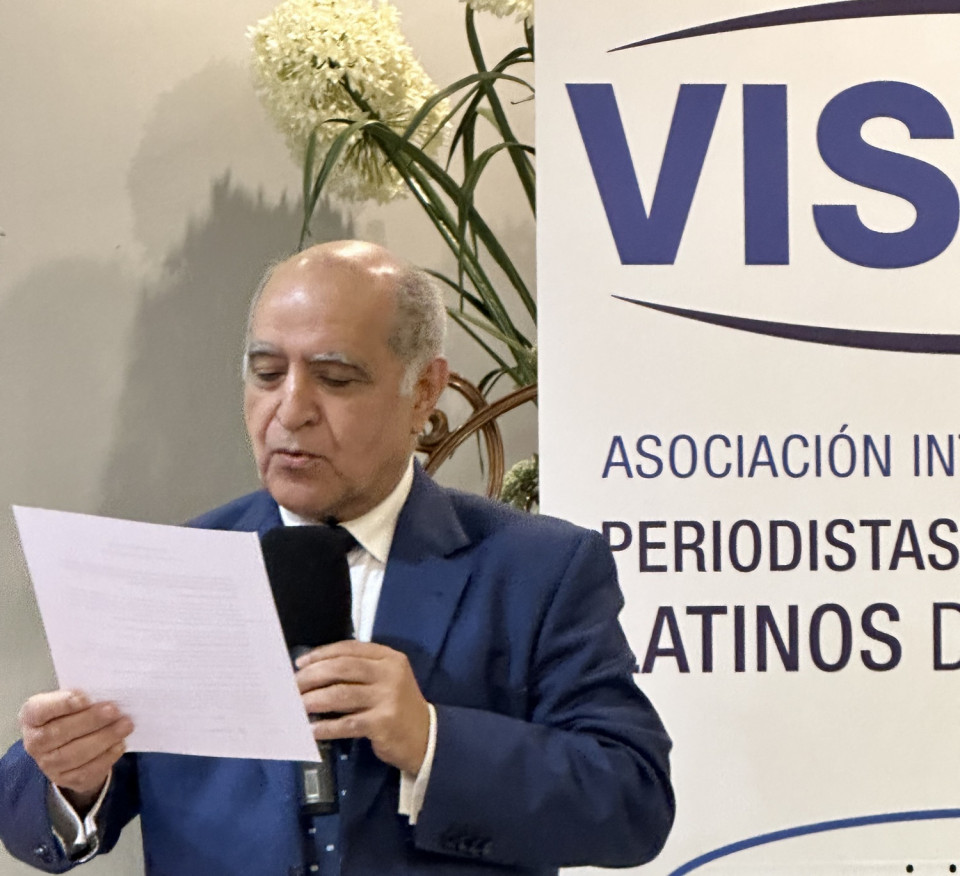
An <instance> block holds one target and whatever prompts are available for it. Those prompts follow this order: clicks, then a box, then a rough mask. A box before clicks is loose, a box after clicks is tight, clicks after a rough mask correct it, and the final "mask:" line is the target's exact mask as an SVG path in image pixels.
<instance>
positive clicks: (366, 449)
mask: <svg viewBox="0 0 960 876" xmlns="http://www.w3.org/2000/svg"><path fill="white" fill-rule="evenodd" d="M394 315H395V303H394V299H393V292H392V291H391V269H389V268H388V269H385V270H382V271H379V272H378V271H369V270H362V271H356V270H352V269H350V268H349V267H347V266H346V265H344V264H343V263H342V262H334V263H332V264H325V263H319V264H318V263H317V262H316V261H314V262H311V261H310V260H309V259H305V258H301V259H299V260H291V261H290V262H286V263H284V264H283V265H281V266H280V267H278V268H277V269H276V271H275V272H274V274H273V276H272V277H271V279H270V281H269V282H268V283H267V285H266V287H265V288H264V290H263V294H262V295H261V297H260V300H259V302H258V304H257V307H256V309H255V311H254V314H253V319H252V321H251V325H250V333H249V337H248V341H247V353H248V364H247V372H246V376H245V390H244V418H245V420H246V426H247V432H248V433H249V435H250V441H251V443H252V445H253V451H254V456H255V457H256V462H257V468H258V469H259V472H260V479H261V480H262V482H263V484H264V486H265V487H266V488H267V490H269V492H270V494H271V495H272V496H273V497H274V499H276V500H277V502H278V503H279V504H281V505H283V506H284V507H285V508H289V509H290V510H291V511H293V512H294V513H296V514H299V515H300V516H302V517H307V518H310V519H313V520H323V519H325V518H326V517H329V516H333V517H336V518H337V519H338V520H351V519H353V518H355V517H358V516H359V515H361V514H363V513H365V512H366V511H368V510H370V509H371V508H372V507H374V506H375V505H376V504H378V503H379V502H380V501H382V500H383V499H384V498H386V496H387V495H389V493H390V492H391V490H392V489H393V488H394V487H395V486H396V484H397V483H398V482H399V480H400V478H401V476H402V474H403V471H404V469H405V467H406V465H407V460H408V459H409V456H410V453H411V451H412V448H413V442H414V439H415V436H416V434H417V433H418V432H419V431H420V430H421V429H422V427H423V425H424V422H425V420H426V417H427V416H428V415H429V413H430V410H431V409H432V407H433V403H434V401H435V394H434V393H433V387H432V386H431V385H429V384H430V381H429V380H423V379H421V380H420V381H419V382H418V383H417V385H416V386H415V387H414V390H413V393H412V394H410V395H407V396H404V395H402V394H401V391H400V386H401V380H402V378H403V373H404V364H403V363H402V362H401V361H400V359H398V358H397V356H396V355H395V354H394V353H393V351H392V350H391V349H390V347H389V345H388V338H389V336H390V331H391V329H392V327H393V320H394ZM438 361H441V362H442V360H438ZM428 371H429V369H428ZM436 391H437V392H439V389H437V390H436Z"/></svg>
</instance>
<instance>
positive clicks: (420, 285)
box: [243, 258, 447, 395]
mask: <svg viewBox="0 0 960 876" xmlns="http://www.w3.org/2000/svg"><path fill="white" fill-rule="evenodd" d="M285 261H287V258H279V259H276V260H274V261H273V262H271V263H270V264H269V265H267V268H266V270H264V272H263V275H262V276H261V277H260V282H259V283H257V288H256V289H255V290H254V293H253V296H252V297H251V298H250V308H249V309H248V311H247V328H246V335H245V339H244V355H243V375H244V376H245V375H246V373H247V364H248V363H247V354H246V343H247V341H248V340H249V338H250V329H251V326H252V325H253V314H254V312H255V311H256V309H257V304H258V303H259V301H260V298H261V296H262V295H263V290H264V289H265V288H266V286H267V283H269V282H270V278H271V277H272V276H273V272H274V271H275V270H276V269H277V268H278V267H280V265H282V264H283V263H284V262H285ZM394 294H395V296H396V303H397V313H396V319H395V321H394V324H393V330H392V331H391V332H390V337H389V338H388V339H387V343H388V344H389V346H390V349H391V350H392V351H393V353H394V355H396V357H397V358H398V359H399V360H400V361H401V362H403V364H404V366H405V367H404V372H403V377H402V379H401V381H400V392H401V393H402V394H403V395H410V394H411V393H412V392H413V388H414V386H415V385H416V383H417V378H418V377H419V376H420V373H421V372H422V371H423V369H424V368H425V367H426V366H427V365H428V364H429V363H430V362H432V361H433V360H434V359H436V358H437V357H439V356H442V355H443V348H444V342H445V340H446V336H447V309H446V305H445V304H444V301H443V290H442V289H441V288H440V284H439V283H438V282H437V281H436V280H435V279H434V278H433V276H432V275H431V274H430V273H428V272H427V271H425V270H424V269H423V268H418V267H416V266H415V265H411V264H409V263H406V264H404V265H403V266H402V267H401V268H400V269H399V270H398V271H397V274H396V282H395V285H394Z"/></svg>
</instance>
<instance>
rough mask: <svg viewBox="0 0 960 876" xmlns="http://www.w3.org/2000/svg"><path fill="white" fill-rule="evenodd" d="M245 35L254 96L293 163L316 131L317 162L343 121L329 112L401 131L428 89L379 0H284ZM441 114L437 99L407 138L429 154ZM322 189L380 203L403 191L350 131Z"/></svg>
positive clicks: (437, 141)
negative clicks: (373, 120)
mask: <svg viewBox="0 0 960 876" xmlns="http://www.w3.org/2000/svg"><path fill="white" fill-rule="evenodd" d="M247 35H248V37H249V38H250V41H251V43H252V45H253V71H254V80H255V85H256V89H257V94H258V95H259V96H260V99H261V101H262V102H263V104H264V105H265V106H266V108H267V110H268V111H269V113H270V115H271V116H272V117H273V120H274V122H275V123H276V125H277V127H278V128H279V129H280V131H281V133H283V134H284V136H285V137H286V140H287V145H288V146H289V147H290V150H291V152H292V153H293V155H294V158H295V159H296V160H297V162H298V163H300V164H302V163H303V160H304V156H305V152H306V148H307V143H308V142H309V140H310V135H311V133H312V132H314V131H316V133H317V151H316V156H317V157H316V159H315V167H319V164H320V161H321V159H322V158H323V155H324V154H325V153H326V151H327V149H328V147H329V145H330V143H331V141H332V140H333V139H334V138H335V137H336V135H337V134H338V133H339V132H341V131H342V130H343V128H344V124H343V123H342V122H337V121H333V120H336V119H341V120H342V119H348V120H350V121H357V120H360V119H364V118H369V117H374V118H377V119H379V120H380V121H382V122H385V123H386V124H388V125H389V126H390V127H391V128H393V129H394V130H395V131H396V132H397V133H401V132H402V131H403V130H404V129H405V128H406V126H407V124H408V122H409V121H410V119H411V118H412V117H413V116H414V115H415V114H416V112H417V110H419V109H420V107H421V106H422V105H423V103H424V102H425V101H426V100H427V99H428V98H429V97H430V96H431V95H433V94H434V93H435V92H436V91H437V88H436V86H435V85H434V84H433V82H432V81H431V79H430V77H429V76H427V74H426V72H425V71H424V69H423V67H421V66H420V63H419V62H418V61H417V59H416V58H415V57H414V54H413V50H412V49H411V48H410V46H409V45H408V44H407V42H406V40H405V39H404V36H403V33H402V32H401V30H400V16H399V12H398V11H397V9H396V8H395V7H394V6H392V5H390V4H389V3H387V2H385V0H384V2H381V3H380V4H379V5H378V6H376V7H375V6H374V5H373V3H372V2H370V0H285V2H283V3H281V4H280V5H279V6H277V7H276V9H274V11H273V12H272V13H271V14H270V15H268V16H267V17H266V18H264V19H262V20H260V21H259V22H257V24H256V25H254V26H253V27H251V28H249V30H248V32H247ZM347 88H349V89H350V90H351V91H352V92H353V94H354V95H356V96H357V97H358V98H359V99H360V101H361V102H362V103H363V104H364V105H365V106H366V107H367V108H368V109H369V112H366V111H364V110H363V109H361V108H359V107H358V106H357V103H356V102H355V101H354V100H353V98H351V96H350V94H349V93H348V91H347ZM448 112H449V105H448V104H447V103H446V102H441V103H440V104H438V105H437V106H436V107H434V108H433V110H432V111H431V112H430V114H429V115H428V116H427V118H426V119H425V120H424V122H423V123H422V124H421V125H420V127H419V128H418V131H417V132H416V133H415V134H414V135H413V137H412V138H411V139H412V141H413V142H414V143H415V144H416V145H418V146H420V147H422V148H424V150H425V151H426V152H427V153H428V154H430V155H432V156H436V155H437V154H438V153H439V150H440V149H441V147H442V145H443V138H442V137H441V136H436V137H433V138H432V139H430V137H431V135H432V134H433V133H434V132H435V131H436V130H437V128H438V127H439V126H440V123H441V122H442V120H443V118H444V117H445V116H446V114H447V113H448ZM428 140H429V143H427V141H428ZM425 144H426V145H425ZM328 190H329V191H331V192H332V193H334V194H337V195H339V196H340V197H343V198H348V199H351V200H357V201H362V200H368V199H375V200H377V201H380V202H381V203H382V202H384V201H388V200H390V199H391V198H394V197H396V196H397V195H399V194H401V193H403V192H404V191H405V189H404V184H403V181H402V180H401V178H400V176H399V175H398V174H397V173H396V171H395V170H393V168H392V167H390V165H389V164H388V163H387V162H386V161H385V160H384V158H383V156H382V154H381V152H380V151H379V149H377V147H376V146H375V145H372V144H370V143H369V142H365V141H364V140H363V139H362V137H360V136H357V137H355V138H354V139H353V140H352V141H351V144H350V146H349V147H348V148H347V149H346V150H344V152H343V153H341V158H340V164H339V165H338V168H337V170H336V171H334V173H333V174H331V176H330V178H329V180H328Z"/></svg>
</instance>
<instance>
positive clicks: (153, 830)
mask: <svg viewBox="0 0 960 876" xmlns="http://www.w3.org/2000/svg"><path fill="white" fill-rule="evenodd" d="M191 525H194V526H199V527H206V528H216V529H233V530H246V531H256V532H259V533H260V534H261V535H262V534H263V533H264V532H266V531H267V530H268V529H271V528H272V527H274V526H278V525H280V518H279V515H278V511H277V506H276V504H275V503H274V501H273V500H272V499H271V498H270V497H269V495H267V494H266V493H264V492H260V493H254V494H252V495H250V496H245V497H243V498H241V499H238V500H236V501H234V502H232V503H230V504H229V505H226V506H223V507H222V508H219V509H217V510H215V511H212V512H210V513H208V514H206V515H204V516H202V517H200V518H198V519H197V520H195V521H192V523H191ZM621 606H622V596H621V593H620V590H619V587H618V585H617V581H616V571H615V567H614V564H613V560H612V557H611V555H610V552H609V550H608V549H607V547H606V545H605V544H604V542H603V540H602V539H601V538H600V537H599V536H598V535H597V534H596V533H593V532H590V531H588V530H584V529H580V528H578V527H575V526H573V525H571V524H569V523H565V522H562V521H559V520H554V519H551V518H547V517H542V516H540V517H537V516H530V515H522V514H519V513H516V512H513V511H511V510H509V509H507V508H505V507H504V506H501V505H499V504H496V503H493V502H489V501H487V500H485V499H481V498H478V497H476V496H471V495H466V494H461V493H457V492H454V491H451V490H446V489H443V488H441V487H439V486H437V485H436V484H434V483H433V482H432V481H431V480H430V479H429V478H428V477H426V476H425V475H424V474H423V473H422V472H421V471H420V470H419V469H418V470H417V473H416V477H415V479H414V486H413V489H412V491H411V494H410V497H409V499H408V500H407V503H406V505H405V506H404V508H403V511H402V512H401V515H400V518H399V520H398V523H397V529H396V534H395V536H394V542H393V547H392V549H391V552H390V558H389V561H388V563H387V570H386V575H385V578H384V583H383V590H382V592H381V596H380V603H379V606H378V609H377V616H376V623H375V625H374V632H373V639H374V641H377V642H381V643H383V644H385V645H389V646H390V647H393V648H396V649H398V650H400V651H403V652H404V653H405V654H406V655H407V656H408V658H409V660H410V664H411V666H412V668H413V671H414V674H415V675H416V678H417V681H418V682H419V684H420V688H421V690H422V691H423V693H424V696H425V697H426V698H427V699H428V700H430V701H431V702H432V703H434V704H435V706H436V709H437V747H436V754H435V759H434V763H433V772H432V774H431V778H430V783H429V787H428V790H427V795H426V799H425V801H424V806H423V809H422V811H421V812H420V816H419V819H418V822H417V824H416V825H415V826H410V825H409V824H408V821H407V818H406V817H404V816H400V815H398V814H397V802H398V801H397V797H398V789H399V775H398V773H397V771H396V770H395V769H394V768H392V767H389V766H387V765H385V764H384V763H382V762H381V761H379V760H378V759H377V758H376V757H375V755H374V754H373V751H372V749H371V747H370V745H369V743H368V742H367V741H366V740H360V741H359V742H357V743H355V745H354V748H353V755H352V757H351V759H350V775H349V776H348V777H347V778H346V780H345V786H346V788H347V791H348V793H347V796H346V798H345V799H344V800H343V801H342V805H341V816H340V817H341V825H340V832H341V834H340V849H341V866H342V872H343V874H345V876H383V874H389V873H404V874H420V873H422V874H438V876H439V874H451V876H453V874H476V873H483V872H500V873H503V872H524V873H543V874H546V873H553V872H555V870H556V868H557V867H558V866H563V865H580V864H596V865H600V866H625V865H631V864H637V863H641V862H643V861H645V860H648V859H649V858H652V857H653V856H654V855H655V854H656V853H657V852H658V851H659V849H660V848H661V846H662V845H663V842H664V841H665V839H666V836H667V833H668V831H669V829H670V825H671V823H672V820H673V812H674V805H673V797H672V791H671V787H670V781H669V769H668V763H667V754H668V751H669V747H670V742H669V739H668V737H667V735H666V733H665V731H664V729H663V727H662V725H661V723H660V721H659V719H658V718H657V715H656V713H655V712H654V710H653V708H652V707H651V705H650V704H649V702H648V701H647V700H646V698H645V697H644V696H643V694H642V693H641V692H640V691H639V690H638V689H637V687H636V685H635V684H634V681H633V677H632V673H633V671H634V670H635V661H634V658H633V655H632V654H631V652H630V650H629V647H628V645H627V642H626V639H625V638H624V635H623V632H622V630H621V628H620V626H619V624H618V622H617V614H618V613H619V610H620V608H621ZM185 720H188V719H187V718H185ZM297 776H298V772H297V768H296V767H295V766H294V765H292V764H289V763H283V762H270V761H254V760H231V759H224V758H200V757H184V756H176V755H158V754H141V755H128V756H126V757H124V758H123V760H121V762H120V763H119V764H118V765H117V767H116V768H115V772H114V781H113V783H112V786H111V789H110V792H109V793H108V795H107V798H106V801H105V804H104V808H103V810H102V814H101V824H102V826H103V849H104V850H109V848H111V847H112V846H113V845H114V844H115V843H116V841H117V838H118V836H119V832H120V829H121V828H122V826H123V825H124V824H125V823H126V822H127V821H129V820H130V819H131V818H133V817H134V816H135V815H136V814H137V813H138V812H139V813H140V814H141V816H142V818H141V822H142V829H143V845H144V857H145V861H146V867H147V872H148V873H149V874H151V876H243V874H250V876H274V874H276V876H289V874H290V873H296V872H297V867H298V865H299V864H300V862H301V842H302V836H301V831H300V827H299V823H298V820H297V814H296V813H297ZM45 793H46V782H45V780H44V778H43V776H42V775H41V774H40V773H39V771H38V770H37V769H36V767H35V765H34V764H33V761H32V760H31V759H30V758H29V757H28V756H27V755H26V754H25V753H24V752H23V749H22V747H21V746H20V744H19V743H18V744H17V745H16V746H14V747H13V748H12V749H11V750H10V752H9V753H8V754H7V755H6V756H5V757H4V758H3V760H2V761H0V838H2V839H3V841H4V843H5V844H6V845H7V847H8V849H9V850H10V851H11V852H12V853H13V854H14V855H16V856H17V857H20V858H22V859H24V860H26V861H29V862H31V863H33V864H35V865H36V866H38V867H41V868H42V869H45V870H48V871H50V872H61V871H63V870H65V869H69V867H70V864H69V862H68V861H66V860H65V859H64V857H63V855H62V853H61V852H60V850H59V847H58V844H57V843H56V841H55V840H54V838H53V836H52V834H51V831H50V827H49V824H48V823H47V820H46V817H45V805H44V798H45Z"/></svg>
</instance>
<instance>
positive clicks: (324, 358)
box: [307, 352, 367, 371]
mask: <svg viewBox="0 0 960 876" xmlns="http://www.w3.org/2000/svg"><path fill="white" fill-rule="evenodd" d="M307 361H308V362H310V363H311V364H313V365H323V364H325V363H326V362H334V363H335V364H337V365H346V366H347V367H348V368H359V369H360V370H361V371H366V370H367V369H366V368H365V367H364V366H363V363H361V362H356V361H355V360H353V359H351V358H350V357H349V356H348V355H347V354H346V353H337V352H334V353H317V355H316V356H311V357H310V358H309V359H308V360H307Z"/></svg>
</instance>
